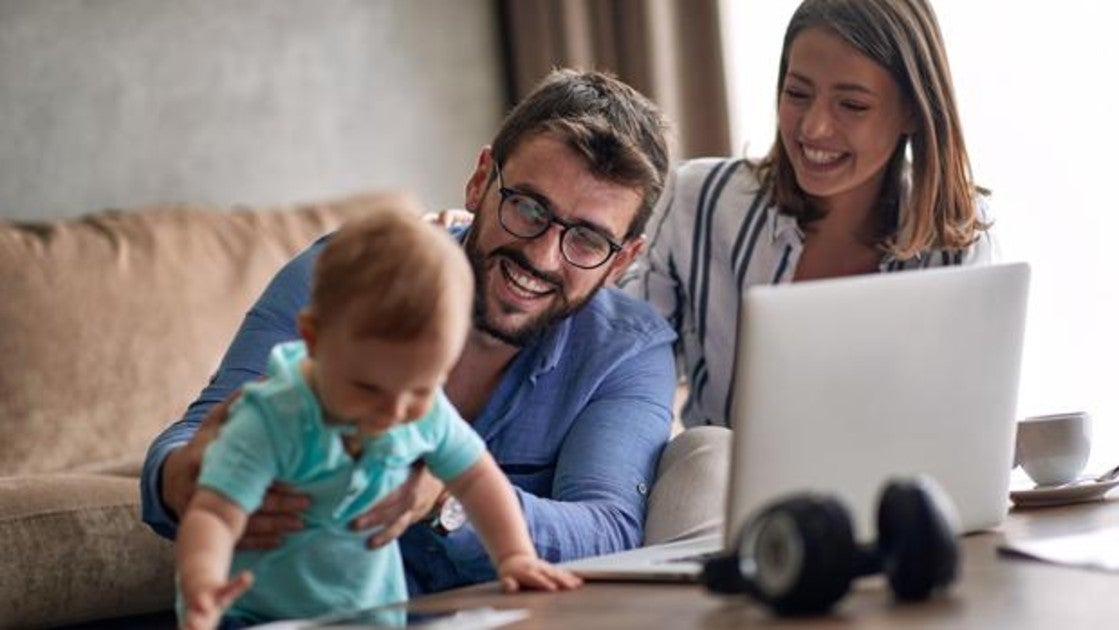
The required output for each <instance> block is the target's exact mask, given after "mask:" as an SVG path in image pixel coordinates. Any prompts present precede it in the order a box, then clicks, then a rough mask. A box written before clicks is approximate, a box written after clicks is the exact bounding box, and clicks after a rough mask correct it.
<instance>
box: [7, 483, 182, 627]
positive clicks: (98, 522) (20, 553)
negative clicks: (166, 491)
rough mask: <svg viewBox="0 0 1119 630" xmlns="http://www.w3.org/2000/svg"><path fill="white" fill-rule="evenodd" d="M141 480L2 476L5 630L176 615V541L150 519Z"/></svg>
mask: <svg viewBox="0 0 1119 630" xmlns="http://www.w3.org/2000/svg"><path fill="white" fill-rule="evenodd" d="M137 488H138V482H137V480H136V478H135V477H131V478H130V477H116V476H108V475H104V476H102V475H66V474H59V475H28V476H25V477H7V478H0V550H3V551H2V552H0V556H2V558H3V565H4V569H3V571H0V627H4V628H12V627H15V628H24V627H29V626H34V627H44V626H53V625H59V624H66V623H75V622H78V621H85V620H90V619H102V618H106V617H115V616H121V615H129V614H139V613H147V612H154V611H160V610H167V609H168V608H169V607H170V606H171V602H172V601H173V597H174V595H173V592H172V588H173V581H172V575H173V570H174V567H173V563H172V545H171V543H170V542H168V541H166V540H163V539H162V538H160V537H159V536H156V535H155V534H154V533H152V531H151V530H150V529H148V527H147V526H145V525H144V524H143V523H141V522H140V517H139V491H138V489H137Z"/></svg>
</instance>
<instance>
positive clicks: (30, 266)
mask: <svg viewBox="0 0 1119 630" xmlns="http://www.w3.org/2000/svg"><path fill="white" fill-rule="evenodd" d="M385 204H404V205H406V206H409V207H412V208H415V209H416V211H419V204H418V203H417V202H415V200H414V199H412V198H411V197H408V196H406V195H399V194H392V193H387V194H367V195H361V196H357V197H353V198H350V199H346V200H342V201H338V202H333V203H326V204H319V205H307V206H301V207H285V208H274V209H258V210H250V209H232V210H231V209H224V210H223V209H217V208H203V207H197V206H164V207H150V208H142V209H138V210H131V211H127V212H125V211H107V212H103V213H100V214H95V215H91V216H87V217H84V218H79V219H70V220H59V221H52V222H44V223H11V222H3V221H0V476H4V475H16V474H25V473H39V472H54V471H62V470H74V469H81V468H83V467H91V466H97V465H102V464H110V465H111V464H116V463H121V464H123V463H129V462H133V461H139V460H140V458H142V456H143V454H144V452H145V449H146V448H147V446H148V444H149V443H150V441H151V439H152V438H153V437H154V436H155V435H156V434H157V433H158V432H159V431H160V430H162V429H163V428H164V427H165V426H166V425H167V424H169V423H170V422H172V421H174V420H176V419H178V418H179V417H180V416H181V415H182V412H183V411H184V409H185V408H186V405H187V404H188V403H189V402H190V401H191V400H193V399H194V398H195V396H197V394H198V392H199V391H200V390H201V388H202V387H203V386H204V385H205V384H206V382H207V380H208V378H209V375H210V374H211V373H212V372H213V370H214V369H215V368H216V367H217V364H218V362H219V361H220V360H221V357H222V354H223V352H224V350H225V348H226V346H227V345H228V343H229V341H230V338H231V337H232V334H233V333H234V331H235V330H236V328H237V326H238V325H239V324H240V322H241V319H242V317H243V315H244V314H245V312H246V310H247V309H248V307H249V306H250V305H251V304H252V302H253V301H255V300H256V298H257V297H258V296H259V294H260V292H261V291H262V290H263V288H264V286H265V284H266V283H267V282H268V280H269V279H270V278H271V277H272V275H273V274H274V273H275V272H276V271H277V270H278V269H279V268H280V266H281V265H283V264H284V263H285V262H286V261H287V260H288V259H289V258H290V257H291V256H293V255H294V254H295V253H297V252H298V251H300V250H302V249H303V248H305V247H306V246H308V245H309V244H310V243H311V242H312V241H313V240H314V239H315V238H316V237H318V236H319V235H321V234H324V233H326V232H328V231H331V230H333V229H335V228H336V227H337V226H338V225H339V224H340V223H342V222H343V221H344V220H347V219H350V218H354V217H357V216H360V215H362V214H365V213H368V212H369V211H370V210H371V209H373V208H376V207H378V206H382V205H385Z"/></svg>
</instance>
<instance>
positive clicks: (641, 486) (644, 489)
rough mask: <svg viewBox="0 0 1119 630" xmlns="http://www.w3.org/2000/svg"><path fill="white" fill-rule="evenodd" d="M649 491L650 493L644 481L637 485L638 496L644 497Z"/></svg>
mask: <svg viewBox="0 0 1119 630" xmlns="http://www.w3.org/2000/svg"><path fill="white" fill-rule="evenodd" d="M648 491H649V486H646V485H645V482H644V481H642V482H641V483H639V484H637V493H638V494H641V495H644V494H645V493H646V492H648Z"/></svg>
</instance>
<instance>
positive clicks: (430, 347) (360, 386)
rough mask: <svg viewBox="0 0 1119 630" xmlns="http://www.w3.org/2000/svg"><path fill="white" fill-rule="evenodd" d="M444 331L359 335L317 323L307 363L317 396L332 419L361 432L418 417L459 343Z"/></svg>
mask: <svg viewBox="0 0 1119 630" xmlns="http://www.w3.org/2000/svg"><path fill="white" fill-rule="evenodd" d="M339 323H341V322H339ZM446 337H447V335H438V334H430V335H423V336H421V337H419V338H418V339H413V340H408V341H396V340H391V339H379V338H368V337H358V336H356V335H354V334H352V333H351V331H350V330H349V327H347V326H344V325H332V326H328V327H326V328H324V329H320V330H319V331H318V343H317V344H316V345H317V347H316V351H315V356H314V358H313V367H312V370H313V375H314V376H313V379H314V386H315V392H316V394H317V395H318V397H319V402H320V403H321V404H322V406H323V408H324V409H325V411H326V413H327V414H328V415H329V416H330V417H331V420H332V421H333V422H340V423H345V424H354V425H357V429H358V432H359V433H362V434H365V435H375V434H379V433H383V432H384V431H387V430H388V429H391V428H392V427H394V426H396V425H398V424H401V423H403V422H409V421H411V420H417V419H419V418H421V417H423V416H424V414H426V413H427V412H428V410H429V409H430V408H431V404H432V401H433V400H434V396H435V392H436V390H437V389H438V388H439V387H440V386H442V385H443V383H444V381H446V380H447V374H448V373H449V372H450V370H451V368H452V367H453V366H454V364H455V361H456V360H457V359H458V354H459V351H460V350H461V348H462V343H461V341H457V340H455V339H447V338H446Z"/></svg>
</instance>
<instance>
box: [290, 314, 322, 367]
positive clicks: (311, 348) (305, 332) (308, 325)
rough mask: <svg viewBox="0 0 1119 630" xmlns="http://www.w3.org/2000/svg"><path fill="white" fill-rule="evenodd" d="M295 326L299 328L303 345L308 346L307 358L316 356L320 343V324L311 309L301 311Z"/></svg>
mask: <svg viewBox="0 0 1119 630" xmlns="http://www.w3.org/2000/svg"><path fill="white" fill-rule="evenodd" d="M295 324H296V326H297V327H298V328H299V336H300V337H301V338H302V339H303V343H304V344H306V345H307V356H309V357H314V356H315V345H316V344H317V343H318V340H319V335H318V322H317V321H316V320H315V315H314V313H312V312H311V309H309V308H305V309H303V310H301V311H299V315H297V316H296V318H295Z"/></svg>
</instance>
